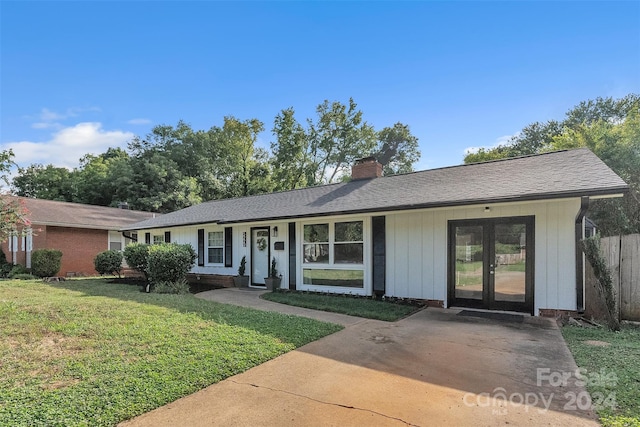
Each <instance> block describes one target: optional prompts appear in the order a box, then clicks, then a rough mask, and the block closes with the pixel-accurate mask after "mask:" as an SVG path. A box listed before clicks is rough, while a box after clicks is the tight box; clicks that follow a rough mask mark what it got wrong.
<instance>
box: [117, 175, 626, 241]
mask: <svg viewBox="0 0 640 427" xmlns="http://www.w3.org/2000/svg"><path fill="white" fill-rule="evenodd" d="M332 185H333V184H332ZM628 190H629V186H628V185H625V186H621V187H615V188H609V189H606V190H594V191H588V192H581V193H580V194H575V192H571V191H567V192H557V193H547V194H544V193H541V194H531V195H527V196H509V197H502V198H500V197H498V198H493V199H474V200H471V199H463V200H456V201H451V202H430V203H418V204H406V205H396V206H381V207H374V208H362V209H342V210H335V211H327V212H320V213H317V212H312V213H304V214H290V215H282V216H272V217H259V218H241V219H237V220H228V219H220V218H218V219H213V218H212V219H206V220H193V221H186V222H182V223H164V224H152V225H144V226H142V227H135V228H127V227H121V228H120V230H121V231H122V230H126V231H141V230H153V229H158V228H169V227H188V226H194V225H202V224H219V225H230V224H243V223H248V222H266V221H287V220H292V219H305V218H320V217H326V216H334V215H361V214H380V213H382V212H402V211H411V210H417V209H432V208H449V207H458V206H476V205H486V204H490V203H512V202H530V201H540V200H552V199H564V198H573V197H579V196H580V195H583V194H588V195H589V196H593V197H597V196H609V195H613V197H621V196H622V195H623V194H624V193H626V192H627V191H628ZM292 191H295V190H292ZM248 197H255V196H248ZM207 203H210V202H207ZM176 212H180V211H176ZM174 213H175V212H174ZM131 225H135V224H131Z"/></svg>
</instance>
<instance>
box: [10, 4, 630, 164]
mask: <svg viewBox="0 0 640 427" xmlns="http://www.w3.org/2000/svg"><path fill="white" fill-rule="evenodd" d="M0 14H1V15H0V16H1V18H0V19H1V22H0V24H1V30H0V32H1V34H0V35H1V46H0V47H1V54H0V55H1V57H0V59H1V64H0V67H1V68H0V71H1V74H0V85H1V86H0V89H1V93H0V98H1V103H0V107H1V110H0V126H1V128H0V144H2V146H1V148H2V149H6V148H12V149H13V150H14V151H15V152H16V159H15V160H16V162H17V163H18V164H19V165H20V166H27V165H29V164H31V163H43V164H48V163H53V164H54V165H57V166H67V167H74V166H77V162H78V159H79V158H80V157H81V156H83V155H84V154H86V153H101V152H103V151H105V150H106V148H107V147H109V146H121V147H125V146H126V143H127V141H129V140H130V139H131V138H132V137H133V136H134V135H145V134H146V133H148V132H149V131H150V130H151V128H152V127H153V126H155V125H158V124H171V125H174V124H176V122H177V121H178V120H180V119H182V120H184V121H186V122H188V123H190V124H191V125H192V126H193V127H194V128H195V129H208V128H210V127H211V126H213V125H221V124H222V121H223V117H224V116H225V115H233V116H235V117H237V118H239V119H249V118H254V117H255V118H258V119H259V120H261V121H263V122H264V123H265V128H266V129H267V131H265V132H264V133H263V134H261V135H260V141H259V143H260V144H262V145H264V146H268V144H269V142H270V141H272V139H273V138H272V135H271V132H270V130H271V128H272V126H273V119H274V117H275V115H276V114H277V113H278V112H279V111H280V110H282V109H284V108H287V107H294V108H295V110H296V115H297V118H298V120H300V121H304V120H305V119H306V118H307V117H315V107H316V106H317V105H318V104H320V103H321V102H322V101H323V100H325V99H328V100H330V101H334V100H337V101H341V102H343V103H347V102H348V99H349V97H353V98H354V100H355V101H356V103H357V104H358V106H359V107H360V109H361V110H362V111H363V114H364V118H365V120H367V121H368V122H369V123H370V124H372V125H373V126H374V127H375V128H376V129H382V128H383V127H386V126H392V125H393V124H394V123H396V122H398V121H400V122H402V123H405V124H408V125H409V126H410V128H411V131H412V132H413V134H414V135H416V136H417V137H418V138H419V141H420V147H421V151H422V159H421V161H420V162H419V164H417V165H416V166H417V169H427V168H433V167H440V166H447V165H454V164H459V163H461V162H462V159H463V156H464V151H465V149H467V148H469V147H480V146H485V147H488V146H493V145H495V144H496V143H497V142H500V141H502V140H504V139H505V138H507V137H508V136H510V135H513V134H515V133H517V132H518V131H519V130H521V129H522V128H523V127H524V126H526V125H527V124H529V123H531V122H534V121H545V120H549V119H554V118H555V119H562V117H563V115H564V113H565V112H566V111H567V110H568V109H570V108H571V107H573V106H574V105H576V104H577V103H579V102H580V101H583V100H588V99H594V98H596V97H598V96H602V97H606V96H613V97H622V96H624V95H626V94H628V93H632V92H633V93H638V92H640V2H637V1H624V2H615V1H606V2H597V1H590V2H577V1H564V2H552V1H539V2H520V1H511V2H506V1H502V2H485V1H474V2H461V1H455V2H427V1H425V2H235V3H227V2H207V1H198V2H155V1H131V2H112V1H89V2H55V1H47V2H32V1H21V2H12V1H1V2H0Z"/></svg>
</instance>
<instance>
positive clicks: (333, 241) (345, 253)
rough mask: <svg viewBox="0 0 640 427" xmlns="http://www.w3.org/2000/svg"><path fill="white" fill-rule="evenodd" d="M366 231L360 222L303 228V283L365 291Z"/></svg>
mask: <svg viewBox="0 0 640 427" xmlns="http://www.w3.org/2000/svg"><path fill="white" fill-rule="evenodd" d="M363 228H364V223H363V221H361V220H359V221H334V222H325V223H320V224H304V225H303V242H302V253H303V261H302V262H303V269H302V278H303V283H304V284H306V285H319V286H338V287H349V288H363V287H364V230H363Z"/></svg>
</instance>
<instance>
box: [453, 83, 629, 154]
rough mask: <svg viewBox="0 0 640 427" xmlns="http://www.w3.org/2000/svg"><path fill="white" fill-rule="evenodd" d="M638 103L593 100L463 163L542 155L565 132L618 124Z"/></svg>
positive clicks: (481, 151)
mask: <svg viewBox="0 0 640 427" xmlns="http://www.w3.org/2000/svg"><path fill="white" fill-rule="evenodd" d="M639 101H640V95H637V94H629V95H627V96H625V97H623V98H620V99H613V98H596V99H595V100H589V101H583V102H581V103H580V104H578V105H576V106H575V107H573V108H572V109H571V110H569V111H568V112H567V113H566V115H565V119H564V120H562V121H560V122H558V121H556V120H549V121H547V122H544V123H541V122H534V123H532V124H530V125H527V126H525V127H524V129H522V131H521V132H519V133H518V134H516V135H515V136H513V137H512V138H511V139H510V140H509V142H507V143H506V144H502V145H499V146H497V147H494V148H487V149H480V150H478V151H477V152H473V153H468V154H467V155H466V156H465V158H464V162H465V163H476V162H484V161H488V160H497V159H503V158H506V157H516V156H526V155H529V154H535V153H539V152H542V151H545V150H547V149H548V147H550V145H551V143H552V141H553V138H554V137H556V136H558V135H560V134H561V133H562V132H563V131H564V130H565V129H567V128H573V127H575V126H578V125H582V124H587V125H588V124H591V123H594V122H595V121H598V120H605V121H610V122H612V123H615V122H621V121H622V120H624V118H625V117H626V116H627V115H628V114H629V112H630V111H631V110H632V108H633V106H634V105H637V104H638V102H639Z"/></svg>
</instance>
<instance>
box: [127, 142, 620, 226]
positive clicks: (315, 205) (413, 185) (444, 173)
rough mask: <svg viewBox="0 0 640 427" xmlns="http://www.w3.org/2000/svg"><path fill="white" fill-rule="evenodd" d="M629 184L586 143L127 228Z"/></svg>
mask: <svg viewBox="0 0 640 427" xmlns="http://www.w3.org/2000/svg"><path fill="white" fill-rule="evenodd" d="M627 188H628V186H627V184H626V183H625V182H624V181H623V180H622V179H621V178H620V177H619V176H618V175H616V174H615V173H614V172H613V171H612V170H611V169H609V167H608V166H607V165H605V164H604V163H603V162H602V161H601V160H600V159H599V158H598V157H597V156H596V155H595V154H593V153H592V152H591V151H589V150H588V149H586V148H580V149H576V150H569V151H556V152H552V153H546V154H538V155H533V156H525V157H517V158H513V159H504V160H497V161H491V162H484V163H475V164H469V165H461V166H452V167H446V168H440V169H431V170H426V171H423V172H413V173H409V174H403V175H394V176H388V177H383V178H375V179H365V180H358V181H351V182H347V183H340V184H331V185H324V186H319V187H309V188H303V189H299V190H292V191H285V192H281V193H272V194H263V195H257V196H249V197H242V198H236V199H226V200H215V201H211V202H207V203H202V204H200V205H196V206H191V207H189V208H186V209H182V210H179V211H176V212H172V213H170V214H166V215H163V216H160V217H157V218H154V219H149V220H146V221H142V222H139V223H137V224H133V225H131V226H128V227H126V229H128V230H140V229H150V228H162V227H169V226H176V225H193V224H204V223H219V224H225V223H226V224H228V223H241V222H250V221H258V220H272V219H287V218H300V217H313V216H326V215H335V214H345V213H364V212H376V211H378V212H380V211H392V210H406V209H418V208H429V207H443V206H458V205H470V204H484V203H491V202H505V201H522V200H540V199H549V198H558V197H572V196H573V197H575V196H590V195H601V194H615V193H621V192H624V191H626V190H627Z"/></svg>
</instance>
